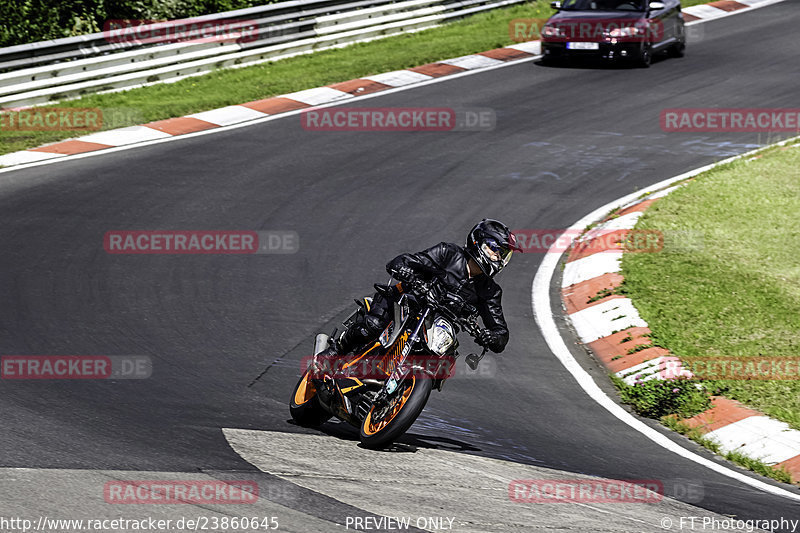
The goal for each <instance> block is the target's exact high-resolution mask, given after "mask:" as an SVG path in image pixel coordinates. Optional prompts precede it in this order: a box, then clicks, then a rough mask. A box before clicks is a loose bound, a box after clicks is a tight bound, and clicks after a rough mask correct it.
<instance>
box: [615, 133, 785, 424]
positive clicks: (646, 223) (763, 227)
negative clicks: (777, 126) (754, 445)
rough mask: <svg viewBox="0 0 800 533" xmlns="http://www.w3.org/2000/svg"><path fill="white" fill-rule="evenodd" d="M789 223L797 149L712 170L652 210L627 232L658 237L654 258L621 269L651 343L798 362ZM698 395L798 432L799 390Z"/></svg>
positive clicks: (721, 387)
mask: <svg viewBox="0 0 800 533" xmlns="http://www.w3.org/2000/svg"><path fill="white" fill-rule="evenodd" d="M798 213H800V148H789V149H780V148H774V149H771V150H769V151H768V152H765V153H764V155H763V157H762V158H760V159H757V160H755V161H752V162H746V161H743V160H738V161H735V162H733V163H731V164H728V165H725V166H723V167H718V168H716V169H714V170H712V171H710V172H708V173H705V174H703V175H701V176H698V177H697V178H696V179H694V180H692V181H691V182H689V183H688V184H687V185H686V186H684V187H682V188H680V189H678V190H676V191H675V192H673V193H672V194H670V195H669V196H667V197H666V198H663V199H661V200H659V201H658V202H656V203H655V204H654V205H653V206H652V207H651V208H650V209H649V210H648V211H647V213H646V214H645V215H644V216H643V217H642V218H641V219H640V220H639V223H638V225H637V228H638V229H653V230H661V231H663V232H664V234H665V247H664V250H663V251H662V252H660V253H649V254H646V253H641V254H625V256H624V258H623V261H622V273H623V275H624V276H625V287H626V290H627V292H628V294H629V295H630V297H631V298H632V299H633V301H634V303H635V304H636V307H637V308H638V309H639V312H640V314H641V315H642V318H644V319H645V320H646V321H647V323H648V324H649V326H650V329H651V330H652V331H653V334H652V339H653V343H654V344H656V345H658V346H662V347H664V348H667V349H668V350H670V351H671V352H672V353H674V354H675V355H677V356H679V357H760V356H764V357H798V356H800V261H798V258H797V254H798V250H800V226H798V224H797V222H798ZM681 235H683V236H684V237H685V236H687V235H692V236H694V237H693V242H692V243H691V246H687V243H686V242H683V241H685V239H683V240H682V239H681V238H680V236H681ZM697 235H702V239H701V240H698V239H697V238H696V236H697ZM688 250H694V251H693V252H691V253H690V252H689V251H688ZM705 385H706V388H707V389H708V390H709V391H711V392H712V393H719V394H722V395H724V396H727V397H729V398H733V399H736V400H739V401H741V402H743V403H745V404H747V405H749V406H751V407H754V408H756V409H759V410H760V411H763V412H764V413H766V414H768V415H770V416H772V417H775V418H777V419H779V420H783V421H785V422H787V423H789V424H790V425H791V426H792V427H794V428H795V429H800V381H796V380H795V381H788V380H778V381H762V380H725V381H707V382H705Z"/></svg>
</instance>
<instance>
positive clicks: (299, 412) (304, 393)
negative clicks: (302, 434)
mask: <svg viewBox="0 0 800 533" xmlns="http://www.w3.org/2000/svg"><path fill="white" fill-rule="evenodd" d="M289 413H291V415H292V418H293V419H294V421H295V422H297V423H298V425H301V426H305V427H317V426H321V425H322V424H324V423H325V422H327V421H328V419H329V418H330V417H331V414H330V413H329V412H327V411H326V410H325V409H323V408H322V406H321V405H320V404H319V398H318V397H317V388H316V387H315V386H314V383H313V382H312V381H311V379H309V377H308V371H307V370H306V372H305V373H303V376H302V377H301V378H300V381H298V382H297V385H295V387H294V391H293V392H292V398H291V400H290V401H289Z"/></svg>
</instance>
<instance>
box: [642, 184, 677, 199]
mask: <svg viewBox="0 0 800 533" xmlns="http://www.w3.org/2000/svg"><path fill="white" fill-rule="evenodd" d="M681 187H683V185H676V186H675V187H669V188H666V189H664V190H663V191H659V192H656V193H653V194H650V195H648V196H647V198H644V200H658V199H659V198H663V197H665V196H666V195H668V194H669V193H671V192H672V191H674V190H675V189H680V188H681Z"/></svg>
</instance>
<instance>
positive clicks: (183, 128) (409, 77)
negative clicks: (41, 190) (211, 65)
mask: <svg viewBox="0 0 800 533" xmlns="http://www.w3.org/2000/svg"><path fill="white" fill-rule="evenodd" d="M781 1H785V0H741V1H734V0H719V1H717V2H711V3H710V4H704V5H698V6H691V7H687V8H685V9H684V10H683V13H684V18H685V19H686V21H687V22H689V23H690V24H691V23H693V22H697V21H706V20H710V19H715V18H720V17H724V16H728V15H732V14H735V13H739V12H741V11H744V10H748V9H753V8H757V7H762V6H765V5H769V4H773V3H776V2H781ZM540 53H541V44H540V43H539V41H528V42H524V43H517V44H512V45H509V46H506V47H504V48H496V49H494V50H489V51H487V52H480V53H477V54H470V55H466V56H462V57H456V58H453V59H445V60H442V61H438V62H436V63H429V64H427V65H422V66H419V67H413V68H409V69H405V70H397V71H394V72H385V73H383V74H376V75H374V76H365V77H364V78H359V79H355V80H349V81H344V82H340V83H334V84H333V85H329V86H327V87H317V88H314V89H307V90H304V91H299V92H295V93H291V94H284V95H280V96H275V97H272V98H266V99H263V100H256V101H253V102H247V103H244V104H240V105H230V106H226V107H222V108H219V109H212V110H210V111H203V112H201V113H193V114H191V115H187V116H183V117H178V118H171V119H167V120H159V121H157V122H150V123H148V124H144V125H140V126H130V127H126V128H118V129H114V130H107V131H100V132H97V133H92V134H90V135H84V136H82V137H77V138H75V139H70V140H66V141H61V142H57V143H54V144H48V145H45V146H40V147H37V148H31V149H28V150H22V151H19V152H12V153H9V154H5V155H0V167H14V166H17V165H24V164H28V163H36V162H40V161H45V160H52V159H57V158H62V159H63V158H64V157H66V156H70V155H76V154H86V153H89V152H96V151H100V150H105V149H109V148H116V147H120V146H129V145H134V144H139V143H143V142H148V141H156V140H161V139H167V138H170V137H176V136H180V135H184V134H188V133H196V132H202V131H206V130H213V129H216V128H222V127H225V126H232V125H236V124H243V123H246V122H251V121H255V120H259V119H263V118H265V117H270V116H275V115H280V114H283V113H288V112H292V111H296V110H301V109H306V108H310V107H314V106H320V105H326V104H334V103H338V102H340V101H343V100H348V99H353V98H357V97H361V96H366V95H369V94H373V93H376V92H380V91H386V90H390V89H396V88H398V87H408V86H413V85H417V84H421V83H426V82H430V81H431V80H433V79H435V78H442V77H446V76H451V75H454V74H460V73H462V72H468V71H481V70H486V69H491V68H496V67H497V66H499V65H502V64H505V63H512V62H515V61H521V60H530V59H533V58H535V57H536V56H538V55H539V54H540Z"/></svg>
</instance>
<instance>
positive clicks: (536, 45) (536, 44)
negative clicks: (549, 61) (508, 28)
mask: <svg viewBox="0 0 800 533" xmlns="http://www.w3.org/2000/svg"><path fill="white" fill-rule="evenodd" d="M506 48H513V49H514V50H519V51H520V52H528V53H529V54H533V55H537V56H538V55H539V54H541V53H542V43H541V41H526V42H524V43H517V44H510V45H508V46H506Z"/></svg>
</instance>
